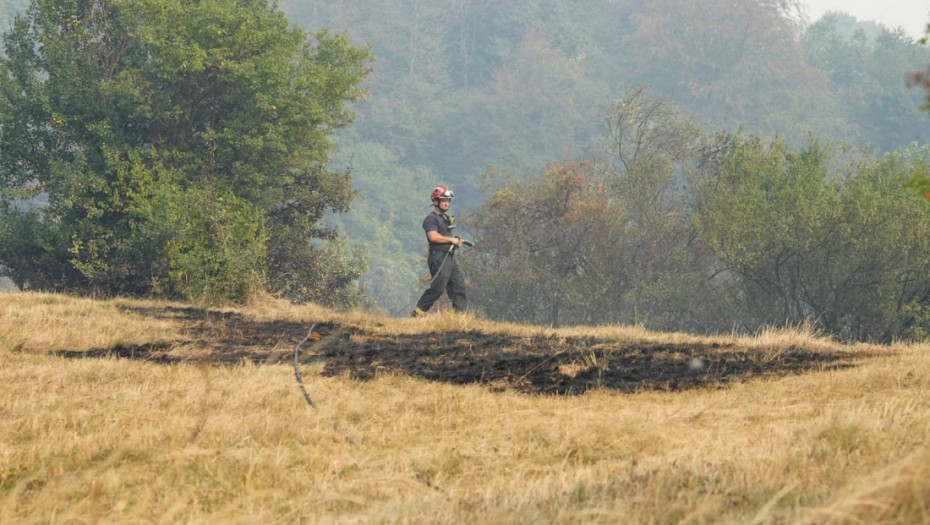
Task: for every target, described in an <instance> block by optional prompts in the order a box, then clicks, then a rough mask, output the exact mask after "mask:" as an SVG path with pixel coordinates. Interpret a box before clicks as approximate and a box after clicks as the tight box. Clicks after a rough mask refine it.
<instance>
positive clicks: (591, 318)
mask: <svg viewBox="0 0 930 525" xmlns="http://www.w3.org/2000/svg"><path fill="white" fill-rule="evenodd" d="M608 119H609V120H608V125H607V128H608V132H607V133H606V134H605V136H604V137H603V140H602V142H601V145H602V149H601V152H600V155H594V156H592V159H593V160H592V161H591V162H569V163H559V164H551V165H549V166H548V167H547V168H546V169H545V170H543V171H542V173H541V174H540V175H537V176H533V177H528V178H521V179H519V180H514V181H510V182H508V183H506V184H504V185H503V186H502V187H501V189H499V190H497V192H496V193H495V194H494V195H493V196H492V197H491V198H490V199H488V200H487V201H485V202H484V203H483V204H481V205H480V206H479V207H478V208H477V209H475V210H474V211H473V212H472V213H471V214H469V217H468V218H467V219H466V221H469V222H471V223H472V224H474V227H475V228H476V232H477V241H478V243H479V245H480V246H481V247H482V249H481V250H480V252H479V253H478V254H477V255H475V256H474V257H473V262H472V264H471V267H470V269H471V271H470V275H471V277H472V287H473V291H474V295H475V297H474V301H475V303H477V304H480V305H482V306H483V308H484V309H485V312H486V313H487V314H488V315H489V316H491V317H493V318H496V319H506V320H516V321H521V322H530V323H542V324H551V325H562V324H604V323H620V324H644V325H646V326H648V327H650V328H654V329H663V330H679V331H692V332H721V331H723V332H726V331H730V330H738V331H754V330H758V329H759V328H761V327H764V326H768V325H783V324H785V323H790V324H800V323H804V322H809V323H812V324H814V325H815V326H817V327H819V328H821V329H823V330H825V331H826V332H828V333H830V334H833V335H836V336H839V337H841V338H843V339H846V340H877V341H890V340H892V339H896V338H898V339H900V338H913V339H923V338H925V337H926V336H927V335H928V333H930V309H928V307H930V205H928V203H927V202H926V200H925V199H924V198H923V197H922V196H921V195H920V194H919V193H918V192H915V191H913V190H911V189H908V188H906V187H905V181H906V180H908V179H909V178H910V177H911V176H912V174H914V173H925V172H926V171H927V170H928V168H930V148H927V147H920V148H918V147H910V148H902V149H900V150H898V151H895V152H894V153H889V154H873V153H870V152H868V151H862V150H853V151H843V148H842V147H840V146H837V145H833V144H829V143H823V142H819V141H817V140H814V139H812V140H811V141H810V142H809V143H808V144H807V145H806V146H804V147H802V148H796V149H794V148H790V147H789V146H788V145H787V143H786V142H785V141H784V140H782V139H771V140H766V139H761V138H758V137H756V136H749V137H746V136H742V135H738V134H731V133H708V132H706V131H704V130H703V129H701V128H700V127H698V126H695V125H694V124H693V123H691V122H690V121H687V120H685V119H683V118H682V117H681V116H680V115H679V114H676V113H675V112H674V111H673V110H672V109H671V108H670V107H669V106H668V105H667V104H665V103H664V102H662V100H660V99H656V98H653V97H650V96H649V95H648V94H647V93H646V92H645V91H644V90H636V91H634V92H632V93H631V95H630V96H629V97H627V98H625V99H623V100H621V101H620V102H618V103H617V105H616V106H615V107H614V109H613V110H612V112H611V113H610V114H609V117H608Z"/></svg>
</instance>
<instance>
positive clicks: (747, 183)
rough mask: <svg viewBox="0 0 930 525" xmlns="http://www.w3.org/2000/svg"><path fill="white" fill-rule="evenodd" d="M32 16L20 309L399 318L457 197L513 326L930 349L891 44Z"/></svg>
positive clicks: (603, 20)
mask: <svg viewBox="0 0 930 525" xmlns="http://www.w3.org/2000/svg"><path fill="white" fill-rule="evenodd" d="M33 5H34V8H33V9H30V10H29V11H28V16H27V17H26V18H22V19H20V22H19V23H18V24H16V25H15V26H11V25H10V24H11V19H10V14H11V13H12V12H13V11H18V12H27V11H26V10H25V7H26V6H25V2H22V1H21V2H18V3H17V2H12V3H7V4H5V5H4V7H3V9H2V10H0V22H2V23H3V25H4V28H6V29H9V31H8V32H7V33H6V35H5V37H4V48H3V56H4V57H5V58H4V59H3V62H2V63H0V65H2V71H0V94H2V97H0V120H2V121H0V189H2V194H0V215H2V216H0V269H2V270H3V271H0V274H3V273H6V274H10V275H11V276H12V277H13V278H14V280H15V281H16V282H17V283H18V284H20V285H23V286H28V287H33V288H46V289H60V290H75V291H87V290H92V291H95V292H102V293H129V294H136V295H159V296H166V297H187V298H218V299H224V300H243V299H244V298H246V297H247V296H248V295H249V294H250V293H252V292H253V291H255V290H258V289H264V290H269V291H271V292H273V293H276V294H281V295H283V296H286V297H288V298H290V299H292V300H295V301H308V300H312V301H318V302H322V303H327V304H333V305H343V306H351V305H358V304H364V303H366V302H368V301H369V299H371V300H373V301H374V303H375V305H376V306H378V307H380V308H382V309H385V310H388V311H391V312H395V313H405V311H406V310H407V309H408V308H409V307H410V305H411V303H412V301H413V299H414V298H415V295H416V292H417V287H418V284H422V279H421V278H422V277H423V275H424V274H425V265H424V263H423V257H422V252H423V249H424V247H425V242H424V236H423V232H422V230H421V229H420V227H419V224H420V221H421V220H422V217H423V216H424V215H425V214H426V213H428V211H429V202H428V199H427V194H428V192H429V190H430V189H431V188H432V187H433V186H435V185H436V184H439V183H444V184H447V185H450V186H451V187H452V188H453V189H454V190H455V193H456V200H455V202H454V205H453V206H454V207H453V211H454V212H457V213H459V214H464V215H466V216H464V217H462V220H460V221H458V223H459V224H460V225H461V226H459V228H460V229H459V231H460V233H461V234H463V235H465V236H474V237H475V238H476V239H477V240H479V247H480V248H479V249H476V250H473V251H471V252H470V255H465V256H464V259H463V262H464V263H465V265H466V271H467V273H468V274H469V277H470V283H471V284H470V286H471V289H472V292H473V295H474V301H473V304H475V305H476V306H477V308H479V309H481V310H482V311H483V312H484V313H485V314H487V315H489V316H492V317H495V318H502V319H517V320H520V321H527V322H538V323H546V324H571V323H600V322H621V323H644V324H646V325H647V326H649V327H654V328H663V329H680V330H692V331H720V330H730V329H733V328H734V327H736V328H738V329H747V330H751V329H755V328H757V327H759V326H762V325H765V324H770V323H784V322H802V321H805V320H807V321H811V320H812V321H813V322H816V323H818V324H819V326H821V327H823V328H825V329H826V330H828V331H830V332H831V333H835V334H838V335H840V336H842V337H844V338H849V339H876V340H887V339H889V338H893V337H922V336H923V334H924V331H925V330H928V329H930V314H927V313H925V311H924V309H925V307H926V305H927V304H928V302H930V292H928V291H927V290H928V288H927V286H928V285H927V283H926V282H925V279H924V278H923V275H926V274H927V272H926V271H925V270H926V268H924V266H923V264H924V263H923V261H926V260H930V253H927V250H926V247H925V246H924V241H923V239H926V238H928V237H927V235H926V233H927V232H926V231H925V228H926V226H925V222H926V220H927V219H926V214H927V209H928V208H930V206H927V203H925V202H924V201H923V199H921V198H920V195H919V193H917V192H914V191H911V190H905V189H903V187H902V183H903V180H905V179H907V178H909V177H911V176H912V175H913V174H914V173H915V172H916V171H919V170H923V169H924V168H925V164H926V161H927V158H926V157H927V152H926V150H925V149H924V148H923V145H924V144H926V142H927V139H928V138H930V121H928V120H927V117H926V114H925V113H922V112H921V111H920V109H919V108H920V105H921V103H922V101H923V96H924V95H925V93H924V92H923V91H921V90H919V89H915V90H909V89H908V88H907V87H906V85H905V74H906V73H907V72H908V71H910V70H915V69H922V68H924V67H925V66H926V65H927V64H928V63H930V50H928V49H927V48H925V47H923V46H921V45H920V44H918V43H917V42H915V41H914V40H913V39H911V38H909V37H907V36H905V35H904V34H902V33H898V32H894V31H890V30H888V29H886V28H883V27H881V26H877V25H875V24H873V23H869V22H857V21H856V20H855V19H853V18H851V17H849V16H846V15H839V14H834V15H829V16H827V17H825V18H824V19H822V20H820V21H817V22H816V23H814V24H813V25H806V24H805V23H803V22H802V20H803V13H802V12H801V11H800V7H799V3H798V2H793V1H790V0H789V1H785V0H743V1H741V2H731V1H726V0H712V1H709V2H690V1H687V0H659V1H653V2H640V1H633V0H546V1H542V2H525V1H516V0H504V1H500V0H429V1H427V0H412V1H411V0H404V1H400V0H385V1H383V2H369V1H367V0H365V1H362V0H339V1H335V0H334V1H309V2H308V1H297V0H281V1H280V2H277V3H276V4H272V3H271V2H268V1H267V0H247V1H245V2H233V1H232V0H216V1H214V2H198V3H191V4H188V3H184V2H177V1H174V0H112V1H108V2H73V1H70V0H37V1H36V2H34V4H33ZM273 5H277V6H278V7H279V8H280V10H276V9H274V8H271V7H273ZM285 15H287V16H286V17H285ZM340 32H345V35H342V34H341V33H340ZM372 60H373V61H372ZM369 73H370V74H369ZM639 86H648V88H644V87H639ZM363 89H364V91H363ZM353 120H354V124H353V125H352V126H349V124H350V123H352V122H353ZM336 144H338V150H337V149H336ZM37 197H41V198H42V199H44V200H43V202H47V204H44V205H42V206H39V207H34V208H29V207H24V206H23V203H24V202H27V201H29V200H30V199H35V198H37ZM345 212H348V213H345ZM464 212H469V213H467V214H465V213H464ZM366 269H367V270H366ZM360 277H361V278H360Z"/></svg>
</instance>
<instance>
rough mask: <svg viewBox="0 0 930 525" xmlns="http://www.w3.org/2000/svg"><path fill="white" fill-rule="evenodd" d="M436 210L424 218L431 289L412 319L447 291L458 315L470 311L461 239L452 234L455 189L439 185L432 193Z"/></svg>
mask: <svg viewBox="0 0 930 525" xmlns="http://www.w3.org/2000/svg"><path fill="white" fill-rule="evenodd" d="M430 200H432V201H433V211H431V212H430V214H429V215H427V216H426V218H425V219H423V231H425V232H426V239H427V240H428V241H429V259H428V261H427V263H428V264H429V273H430V275H431V276H432V280H431V281H430V285H429V288H427V289H426V291H425V292H423V295H422V296H420V300H419V301H417V306H416V308H415V309H414V310H413V317H419V316H421V315H426V312H428V311H429V309H430V308H431V307H432V306H433V303H435V302H436V301H437V300H438V299H439V298H440V297H442V293H443V292H446V293H447V294H448V295H449V299H451V300H452V308H453V309H454V310H455V311H456V312H464V311H465V310H466V309H467V308H468V300H467V299H466V297H465V275H464V274H463V273H462V270H461V269H460V268H459V265H458V262H457V261H456V257H455V249H456V248H458V247H460V246H462V243H463V242H464V241H462V239H461V238H459V237H456V236H454V235H452V230H453V229H455V217H452V216H450V215H449V213H448V212H449V207H450V206H451V205H452V190H450V189H449V188H447V187H445V186H436V188H435V189H433V191H432V193H430Z"/></svg>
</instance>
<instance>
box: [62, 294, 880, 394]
mask: <svg viewBox="0 0 930 525" xmlns="http://www.w3.org/2000/svg"><path fill="white" fill-rule="evenodd" d="M122 308H123V309H124V310H126V311H131V312H133V313H135V314H138V315H143V316H146V317H154V318H158V319H172V320H175V321H177V322H179V323H181V325H182V334H183V335H184V337H185V339H186V340H185V341H184V342H182V343H180V344H173V345H163V344H162V345H144V346H139V347H125V346H123V347H115V348H109V349H94V350H90V351H86V352H76V351H67V350H64V351H61V352H58V354H59V355H63V356H65V357H75V358H76V357H100V356H114V355H115V356H117V357H121V358H129V359H144V360H149V361H154V362H160V363H177V362H183V361H197V362H201V363H202V362H209V363H212V364H214V365H215V366H224V365H230V364H234V363H238V362H241V361H243V360H247V361H252V362H256V363H267V364H274V363H278V362H283V361H285V360H286V359H289V358H290V357H291V356H292V355H293V348H294V345H296V344H297V342H299V341H300V340H301V339H303V338H304V337H305V336H306V335H307V330H308V329H309V325H308V324H305V323H296V322H288V321H253V320H249V319H247V318H245V317H243V316H242V315H240V314H237V313H228V312H216V311H211V310H206V309H199V308H173V307H151V308H138V307H128V306H127V307H122ZM867 357H870V355H869V354H866V353H862V352H855V353H853V352H840V351H837V352H823V351H818V352H812V351H808V350H806V349H803V348H789V349H787V350H785V351H777V352H776V351H768V352H767V351H761V350H748V349H745V348H742V347H737V346H732V345H719V344H710V345H695V344H688V345H685V344H654V343H642V344H636V343H629V344H621V343H618V342H617V341H612V340H609V339H599V338H593V337H575V338H562V337H516V336H507V335H498V334H487V333H483V332H435V333H424V334H414V335H395V334H385V333H373V332H366V331H363V330H359V329H356V328H350V327H343V326H337V325H333V324H321V325H317V327H316V328H315V333H314V334H313V335H312V337H311V338H310V341H309V342H308V344H307V346H306V350H305V351H304V357H303V360H304V362H322V363H324V368H323V374H324V375H330V376H331V375H338V374H343V373H348V375H349V376H350V377H352V378H355V379H357V380H360V381H366V380H370V379H372V378H374V377H376V376H378V375H379V374H407V375H411V376H415V377H420V378H423V379H426V380H430V381H442V382H446V383H454V384H483V385H486V386H487V387H488V388H491V389H493V390H515V391H519V392H524V393H530V394H561V395H573V394H581V393H583V392H586V391H588V390H590V389H593V388H606V389H611V390H617V391H621V392H634V391H640V390H684V389H692V388H708V387H710V388H714V387H724V386H726V385H727V384H729V383H732V382H734V381H746V380H749V379H752V378H756V377H777V376H785V375H791V374H800V373H805V372H809V371H822V370H834V369H840V368H847V367H851V366H854V364H855V362H856V361H857V360H861V359H864V358H867Z"/></svg>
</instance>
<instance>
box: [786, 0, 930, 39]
mask: <svg viewBox="0 0 930 525" xmlns="http://www.w3.org/2000/svg"><path fill="white" fill-rule="evenodd" d="M803 1H804V2H805V3H806V4H807V7H808V13H809V15H810V21H811V22H814V21H816V20H817V19H818V18H820V17H821V16H823V14H824V13H826V12H827V11H842V12H844V13H849V14H851V15H853V16H855V17H856V18H858V19H859V20H874V21H876V22H881V23H882V24H884V25H886V26H888V27H901V28H903V29H904V31H905V32H906V33H907V34H908V35H910V36H913V37H915V38H920V37H922V36H924V28H926V27H927V22H930V0H803Z"/></svg>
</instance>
